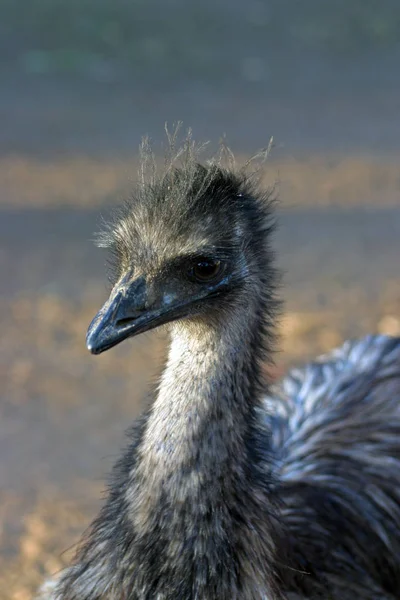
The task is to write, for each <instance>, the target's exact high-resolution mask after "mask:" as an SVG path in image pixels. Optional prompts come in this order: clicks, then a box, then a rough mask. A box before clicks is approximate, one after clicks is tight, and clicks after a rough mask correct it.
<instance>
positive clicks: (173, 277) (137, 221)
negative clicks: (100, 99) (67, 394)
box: [87, 161, 274, 354]
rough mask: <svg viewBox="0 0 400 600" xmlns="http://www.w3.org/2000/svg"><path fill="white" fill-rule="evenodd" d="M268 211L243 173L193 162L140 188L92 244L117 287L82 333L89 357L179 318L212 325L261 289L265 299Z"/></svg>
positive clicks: (269, 274) (246, 305) (269, 279)
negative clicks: (107, 258) (111, 267)
mask: <svg viewBox="0 0 400 600" xmlns="http://www.w3.org/2000/svg"><path fill="white" fill-rule="evenodd" d="M270 205H271V202H270V201H269V195H268V194H266V195H264V196H262V195H260V194H259V193H256V192H255V190H254V189H253V185H252V184H251V182H250V179H248V178H247V177H246V176H245V175H244V174H243V173H233V172H230V171H226V170H224V169H222V168H220V167H219V166H217V165H213V166H208V167H204V166H201V165H199V164H198V163H197V162H195V161H193V162H189V163H187V164H185V165H184V166H183V167H182V168H176V169H170V170H169V171H167V173H166V174H164V175H163V176H162V177H161V178H159V179H155V180H154V181H152V182H150V183H147V184H143V185H140V186H138V187H137V189H136V191H135V193H134V194H133V196H132V198H131V200H130V201H129V202H127V203H126V205H125V206H124V207H123V209H121V211H120V212H119V214H118V215H117V216H116V217H115V218H114V220H113V222H112V223H111V224H110V225H109V226H108V227H107V230H106V231H105V232H104V233H103V234H102V235H101V238H100V245H102V246H107V247H109V248H110V249H111V251H112V253H113V256H114V258H115V260H114V263H115V285H114V287H113V289H112V291H111V295H110V297H109V299H108V300H107V302H106V303H105V305H104V306H103V308H102V309H101V310H100V312H99V313H98V314H97V315H96V317H95V318H94V319H93V321H92V323H91V325H90V327H89V330H88V334H87V347H88V349H89V350H90V352H92V353H93V354H99V353H101V352H103V351H105V350H108V349H109V348H111V347H113V346H115V345H116V344H119V343H120V342H121V341H122V340H124V339H126V338H128V337H131V336H134V335H137V334H139V333H142V332H144V331H148V330H149V329H153V328H155V327H158V326H159V325H163V324H167V323H170V322H173V321H177V320H182V319H186V320H188V321H189V322H191V323H193V322H194V321H195V322H198V321H201V320H204V319H207V322H208V323H210V322H214V323H215V322H218V321H219V320H220V319H221V318H222V316H223V315H225V317H227V316H228V317H229V315H231V316H232V311H233V310H234V309H238V308H239V310H241V311H247V310H251V299H252V298H253V297H254V295H257V294H260V293H262V291H265V292H266V293H267V295H268V297H270V296H271V293H270V292H272V288H273V281H274V279H273V269H272V267H271V265H270V252H269V250H268V233H269V231H270V229H271V219H270V213H271V211H270ZM188 321H186V322H188Z"/></svg>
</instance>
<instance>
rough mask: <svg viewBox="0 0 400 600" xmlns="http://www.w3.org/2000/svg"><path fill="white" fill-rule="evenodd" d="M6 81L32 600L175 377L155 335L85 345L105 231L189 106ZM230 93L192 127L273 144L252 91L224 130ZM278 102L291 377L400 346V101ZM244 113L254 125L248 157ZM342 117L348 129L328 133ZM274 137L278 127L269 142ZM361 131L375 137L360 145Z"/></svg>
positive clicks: (21, 561) (23, 499)
mask: <svg viewBox="0 0 400 600" xmlns="http://www.w3.org/2000/svg"><path fill="white" fill-rule="evenodd" d="M7 77H8V79H7V82H8V84H7V87H6V91H5V93H4V94H3V95H2V97H1V98H0V113H1V116H2V122H4V124H5V125H4V127H3V126H2V129H1V130H0V270H1V273H0V274H1V281H2V297H1V332H2V335H1V337H0V353H1V371H2V372H1V378H2V386H1V387H2V399H1V405H0V457H1V458H0V496H1V500H0V552H1V564H0V600H11V598H13V599H14V600H29V599H30V598H32V593H33V591H34V589H35V588H36V587H37V585H38V584H39V583H40V582H41V581H42V580H43V578H44V577H45V576H47V575H49V574H51V573H54V572H56V571H57V570H58V569H59V568H61V567H62V565H63V564H65V563H66V562H67V561H68V557H69V556H70V552H71V550H69V549H70V548H71V546H72V545H73V544H74V543H75V542H76V541H77V540H78V537H79V534H80V533H81V532H82V531H83V529H84V528H85V526H86V525H87V524H88V522H89V520H90V518H91V517H93V515H94V514H95V512H96V509H97V508H98V506H99V503H100V500H101V492H102V489H103V480H104V477H105V474H106V473H107V472H108V471H109V469H110V466H111V465H112V463H113V462H114V460H115V457H116V456H117V455H118V451H119V448H120V447H121V445H122V444H123V432H124V430H125V429H126V428H127V427H128V425H129V424H130V422H131V421H132V419H133V418H134V417H135V416H136V415H137V414H138V412H139V410H140V407H141V406H143V403H144V402H145V396H146V391H147V390H148V388H149V383H150V382H151V381H153V380H154V378H155V377H156V375H157V373H158V372H159V369H160V368H161V365H162V358H163V356H164V352H165V340H164V339H163V338H162V337H160V335H159V334H157V332H156V333H153V334H149V335H146V336H145V338H144V339H143V338H140V339H139V340H136V339H135V340H132V341H129V342H126V343H124V344H122V345H121V346H120V347H117V348H116V349H114V350H113V351H112V352H109V353H106V354H105V355H102V356H100V357H92V356H90V355H89V354H88V352H87V350H86V349H85V343H84V341H85V332H86V328H87V325H88V324H89V322H90V320H91V318H92V316H93V315H94V313H95V311H96V310H97V309H98V308H99V306H100V305H101V303H102V301H103V300H104V298H105V296H106V293H107V285H106V276H105V269H104V256H103V254H102V253H101V251H99V250H96V249H95V248H94V246H93V244H92V242H91V241H90V240H91V238H92V232H93V231H95V230H96V229H97V227H98V222H99V217H100V214H107V212H108V210H109V207H110V206H111V205H113V204H114V203H115V198H118V197H120V196H121V195H123V193H124V192H125V191H126V190H127V189H128V188H129V185H130V181H131V179H132V178H134V174H135V165H136V163H137V160H136V147H137V144H138V141H139V135H141V134H142V133H145V132H146V131H148V129H149V128H148V125H149V124H150V125H151V128H153V130H154V129H155V128H156V125H157V126H158V125H159V124H160V125H161V123H162V122H163V120H165V118H169V116H170V114H171V111H170V110H169V106H171V105H173V106H175V104H174V101H173V96H172V95H171V94H169V95H168V94H166V97H165V107H164V108H165V115H162V117H159V114H158V113H159V112H160V111H159V107H158V105H157V103H156V100H155V99H154V98H153V96H151V97H150V99H149V104H150V105H151V106H150V107H149V105H148V104H146V106H145V99H144V98H142V99H141V103H139V101H138V98H137V96H138V94H139V92H138V91H137V90H136V91H135V90H133V91H131V96H129V94H128V91H127V90H125V91H124V90H121V89H111V88H110V87H109V86H108V87H107V86H105V87H104V86H103V88H101V89H100V88H99V87H98V86H97V84H96V85H93V86H92V87H90V86H86V87H85V86H84V85H83V84H82V85H77V84H75V83H71V82H68V81H62V82H60V81H57V82H55V81H47V80H38V81H37V80H34V79H29V78H28V79H20V80H19V79H18V80H17V79H15V78H14V77H13V76H11V75H8V76H7ZM96 86H97V87H96ZM224 93H225V92H224ZM226 93H227V92H226ZM135 94H136V96H135ZM133 96H135V98H136V104H135V108H136V110H137V111H139V108H138V106H139V107H140V106H141V107H142V109H143V112H144V113H145V119H144V121H145V122H144V123H142V122H141V119H140V118H139V116H138V115H139V114H141V113H140V111H139V112H136V113H134V114H133V113H132V114H131V112H132V105H131V102H130V100H129V98H132V97H133ZM154 97H155V94H154ZM224 98H225V96H224V95H223V92H221V93H220V96H217V95H216V94H215V95H214V103H215V105H216V106H217V109H215V110H211V109H210V110H211V114H212V119H211V121H212V122H209V123H207V127H204V128H203V127H202V123H203V122H202V120H201V119H198V120H197V123H196V122H195V123H193V121H191V123H190V124H194V126H195V131H197V130H199V131H200V133H199V135H200V136H203V134H204V135H206V136H209V135H210V131H211V132H212V131H213V132H214V134H213V135H214V139H215V138H217V137H218V135H219V134H220V133H221V129H223V128H225V129H228V126H229V125H231V127H232V129H234V135H233V138H234V141H235V144H234V145H235V147H234V150H235V151H236V152H237V154H238V155H245V154H246V153H247V152H248V151H249V149H257V147H258V146H259V145H261V144H260V137H262V136H260V134H259V133H257V134H256V133H255V131H256V128H255V127H256V125H255V124H256V121H257V118H259V115H260V111H261V109H260V108H259V110H258V112H256V113H255V114H253V113H252V108H253V105H252V104H251V103H250V102H249V101H248V100H247V99H246V98H245V97H244V96H242V97H241V99H240V96H237V97H236V104H235V103H234V105H233V106H232V108H231V111H230V117H229V119H228V118H227V117H226V116H225V117H224V118H223V119H222V120H223V124H222V126H220V120H221V111H222V107H223V106H224ZM268 98H269V97H268ZM268 98H267V100H266V105H267V108H268V110H269V118H268V121H269V123H272V124H274V123H275V124H276V129H277V130H278V131H279V132H280V136H277V137H275V141H276V153H275V155H273V156H272V158H271V162H270V164H269V166H268V168H267V172H266V182H269V183H270V182H274V181H276V180H279V182H280V183H279V189H280V195H281V200H282V204H281V208H280V211H279V222H280V228H279V230H278V232H277V234H276V249H277V256H278V262H279V265H280V266H281V268H282V269H283V271H284V285H283V288H282V296H283V297H284V299H285V302H286V309H285V314H284V317H283V318H282V322H281V324H280V326H279V327H280V332H281V344H280V351H279V352H278V353H277V355H276V367H275V369H274V371H273V373H272V375H273V376H274V377H276V376H280V375H281V374H282V373H283V371H284V370H285V369H286V368H287V367H288V366H289V365H291V364H294V363H296V362H302V361H304V360H306V359H308V358H309V357H312V356H313V355H315V354H318V353H320V352H323V351H325V350H328V349H329V348H331V347H332V346H334V345H337V344H340V343H341V342H342V340H344V339H346V338H348V337H355V336H360V335H363V334H364V333H367V332H384V333H391V334H400V261H399V257H400V176H399V168H398V164H399V161H398V157H399V156H400V143H399V142H398V139H397V141H396V135H395V134H394V132H395V131H396V130H398V129H399V121H398V116H396V115H395V110H394V109H395V107H396V106H399V105H400V102H399V99H400V94H397V95H396V94H394V92H393V91H392V92H391V95H390V94H389V93H388V96H387V98H386V111H382V110H381V109H382V102H383V99H382V98H383V96H382V92H381V91H379V90H377V91H376V93H375V95H373V94H372V96H371V97H369V99H368V102H369V110H368V106H365V105H362V110H361V109H360V110H355V108H354V105H351V102H350V96H348V97H346V96H343V94H342V95H341V96H340V97H339V96H337V97H336V101H335V98H334V97H333V98H332V97H330V99H329V103H328V102H327V101H326V102H325V103H322V105H319V106H317V105H316V104H314V105H313V106H310V103H309V102H306V101H305V100H304V98H303V103H302V105H301V106H300V105H297V104H296V107H295V108H294V106H295V105H294V103H293V102H292V104H291V105H290V102H289V100H288V99H285V100H284V101H282V102H281V103H278V101H277V100H276V99H273V98H272V99H271V98H269V99H268ZM239 100H240V102H239ZM196 102H199V103H200V101H199V99H198V98H197V97H196ZM210 102H211V101H210ZM246 102H247V104H246ZM183 105H185V106H186V103H185V102H182V106H183ZM290 106H292V112H293V113H294V114H292V115H291V117H290V120H289V121H288V115H289V114H291V113H290ZM110 107H111V109H110ZM196 107H197V105H195V106H194V108H193V111H195V109H196V110H197V108H196ZM329 107H330V108H329ZM264 109H265V110H266V108H265V106H264ZM110 110H111V112H112V117H110ZM176 110H177V109H176V108H174V112H175V111H176ZM152 111H153V112H152ZM296 111H297V112H296ZM329 111H330V112H329ZM335 111H336V112H335ZM183 112H184V111H183ZM186 113H188V110H186ZM239 113H240V114H246V115H249V117H248V119H249V122H251V123H250V124H249V128H248V132H247V137H246V136H244V137H243V143H242V144H241V143H238V141H239V140H240V139H241V134H242V133H243V130H244V129H243V126H242V125H238V126H235V125H234V123H235V122H236V120H237V114H239ZM313 113H314V115H315V118H314V119H313V118H312V115H313ZM130 114H131V117H130V118H129V115H130ZM329 114H331V115H332V114H335V119H336V124H337V123H340V126H338V128H339V130H340V131H339V132H338V128H336V129H335V127H334V124H332V125H330V127H331V129H330V128H329V127H324V128H322V127H321V124H322V123H325V121H326V120H327V117H328V116H329ZM379 115H380V116H379ZM179 116H180V115H179ZM183 116H186V117H190V116H191V115H190V114H186V115H183ZM296 116H297V121H296ZM78 117H79V118H78ZM300 119H302V121H301V122H302V125H301V127H297V128H296V123H297V122H299V120H300ZM371 119H372V120H371ZM194 120H195V119H194ZM196 124H197V125H198V129H196ZM307 124H308V126H309V128H308V132H309V133H308V138H307V139H306V140H305V143H304V148H301V144H300V143H299V141H300V140H301V138H302V136H303V138H304V137H305V136H306V132H307ZM318 124H319V125H318ZM346 124H347V127H346ZM291 128H292V129H291ZM273 129H274V127H272V126H271V127H268V128H267V126H265V130H266V131H267V130H268V135H271V134H275V131H273ZM160 130H161V128H160ZM291 130H294V133H293V135H292V134H291V133H290V132H291ZM374 131H375V132H376V135H375V136H374V134H373V132H374ZM355 132H363V135H364V137H362V136H361V137H359V138H358V142H357V143H353V142H354V141H355V140H356V141H357V135H356V134H355ZM368 136H370V138H373V139H374V140H375V142H376V145H375V150H376V148H377V147H379V149H380V150H382V149H383V148H386V150H387V151H386V152H383V151H378V150H376V151H373V152H371V147H372V148H373V147H374V146H373V145H372V146H371V145H369V144H368V139H369V138H368ZM282 139H283V140H284V143H283V142H282V143H281V140H282ZM296 140H297V143H296ZM386 142H387V143H386Z"/></svg>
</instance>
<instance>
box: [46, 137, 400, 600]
mask: <svg viewBox="0 0 400 600" xmlns="http://www.w3.org/2000/svg"><path fill="white" fill-rule="evenodd" d="M198 152H199V150H198V148H197V147H196V146H195V145H194V144H193V142H192V140H191V137H190V136H189V137H188V139H187V140H186V142H185V144H184V146H183V148H181V149H178V150H176V134H174V135H172V136H169V153H168V156H167V159H166V164H165V169H164V171H163V172H162V173H161V174H158V173H157V170H156V168H155V161H154V159H153V157H152V154H151V150H149V146H148V145H147V142H146V143H145V144H144V146H143V155H144V158H143V163H142V164H143V168H142V170H141V175H140V181H139V184H138V186H137V188H136V190H135V192H134V194H133V195H132V198H131V199H130V200H129V201H128V202H127V203H126V204H125V206H124V207H123V209H122V211H120V212H119V214H118V216H117V217H116V218H115V219H114V220H113V221H112V223H111V225H110V226H109V227H108V228H107V229H106V231H105V232H104V233H103V234H102V236H101V238H100V244H101V245H103V246H107V247H109V248H111V250H112V252H113V253H114V256H115V264H116V272H115V277H114V281H115V282H116V286H118V285H120V282H121V281H123V282H124V285H125V284H126V281H128V280H130V279H132V280H141V281H142V280H143V281H145V285H146V293H147V301H148V302H149V303H150V304H151V302H153V299H154V298H162V299H163V302H164V304H165V305H168V304H169V303H170V302H173V300H174V299H176V298H178V299H179V300H182V299H184V300H185V302H186V304H185V306H187V308H186V313H185V315H184V316H185V318H183V319H182V318H181V319H180V320H178V321H174V322H171V323H170V324H169V325H168V327H169V330H170V334H171V346H170V351H169V356H168V360H167V364H166V367H165V370H164V373H163V375H162V378H161V381H160V385H159V389H158V392H157V393H156V395H155V398H154V401H153V403H152V405H151V407H150V409H149V411H148V412H147V414H146V415H144V416H143V417H142V419H141V420H140V421H139V422H138V423H137V424H136V425H135V427H134V428H133V429H132V431H131V432H130V434H129V438H130V443H129V446H128V448H127V450H126V451H125V453H124V454H123V456H122V458H121V460H120V461H119V462H118V463H117V465H116V467H115V468H114V470H113V473H112V476H111V480H110V484H109V490H108V498H107V501H106V503H105V505H104V507H103V509H102V510H101V512H100V514H99V516H98V517H97V518H96V520H95V521H94V523H93V524H92V526H91V527H90V529H89V531H88V533H87V535H86V536H85V538H84V539H83V541H82V544H81V546H80V548H79V550H78V552H77V555H76V558H75V561H74V563H73V564H72V566H71V567H70V568H69V569H67V570H66V571H65V572H64V573H63V574H62V576H61V578H60V581H59V582H58V583H57V584H55V585H54V586H53V588H51V589H50V588H46V590H47V591H46V590H44V591H43V593H42V596H41V598H43V599H44V598H46V600H47V599H51V600H121V599H126V600H279V599H284V598H285V599H288V600H312V599H318V598H320V599H324V600H328V599H330V598H331V599H334V600H353V599H355V598H357V599H360V600H373V599H375V600H376V599H380V600H390V599H395V598H400V592H399V590H400V567H399V565H400V492H399V489H400V441H399V440H400V409H399V406H400V402H399V400H400V340H399V339H391V338H387V337H369V338H366V339H365V340H362V341H360V342H355V343H347V344H345V346H343V348H341V349H339V350H337V351H335V352H333V353H332V354H331V355H329V356H327V357H323V358H321V359H320V360H319V361H317V362H315V363H312V364H310V365H308V366H306V367H305V368H304V369H303V370H294V371H292V372H291V373H290V374H289V375H288V377H287V378H286V379H284V380H283V382H282V383H281V384H280V385H278V386H273V387H271V388H270V390H269V391H267V387H266V384H265V382H264V381H263V378H262V362H263V361H264V360H265V358H267V359H270V357H271V352H272V349H273V341H274V337H273V324H274V322H275V319H276V312H277V308H278V303H277V301H276V294H275V292H276V287H277V274H276V271H275V269H274V266H273V254H272V252H271V250H270V245H269V244H270V237H271V231H272V229H273V217H272V214H273V211H272V204H273V203H272V200H271V194H270V193H269V192H268V193H261V192H260V190H259V188H258V187H257V182H256V180H257V177H256V176H254V171H253V173H251V172H250V173H248V172H246V171H245V170H244V171H243V170H242V171H237V170H233V167H231V168H230V169H225V168H224V167H223V165H222V162H221V159H220V158H219V159H218V160H216V161H214V162H213V163H212V164H209V165H208V166H201V165H200V164H198ZM177 163H179V164H177ZM201 256H211V257H212V258H214V259H215V260H218V261H220V262H221V263H222V264H223V268H224V269H225V271H224V277H223V278H221V280H220V281H219V284H218V285H217V286H215V287H214V288H211V287H210V289H209V292H208V293H205V292H202V295H201V297H200V296H199V293H198V289H199V288H198V287H196V286H195V285H194V284H193V282H188V281H187V278H186V273H187V266H188V265H189V264H191V262H193V260H194V259H195V258H196V257H201ZM202 289H203V290H204V289H206V290H207V288H204V286H203V288H202ZM171 299H172V300H171Z"/></svg>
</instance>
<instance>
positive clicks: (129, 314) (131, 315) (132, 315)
mask: <svg viewBox="0 0 400 600" xmlns="http://www.w3.org/2000/svg"><path fill="white" fill-rule="evenodd" d="M145 311H146V307H145V306H144V305H143V306H137V307H135V309H134V310H129V311H126V312H125V315H124V316H121V317H120V318H117V319H116V323H117V325H119V326H120V327H122V326H124V325H129V324H130V323H132V322H133V321H135V320H136V319H137V318H138V317H140V316H141V315H142V314H143V313H144V312H145Z"/></svg>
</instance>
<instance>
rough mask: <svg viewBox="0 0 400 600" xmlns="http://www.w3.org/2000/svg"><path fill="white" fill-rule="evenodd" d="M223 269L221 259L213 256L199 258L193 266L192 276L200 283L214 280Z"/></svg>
mask: <svg viewBox="0 0 400 600" xmlns="http://www.w3.org/2000/svg"><path fill="white" fill-rule="evenodd" d="M220 270H221V261H220V260H213V259H211V258H200V259H197V260H196V262H195V263H194V264H193V266H192V268H191V276H192V278H193V279H195V280H196V281H199V282H200V283H205V282H207V281H212V280H213V279H215V277H216V276H217V275H218V273H219V272H220Z"/></svg>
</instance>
